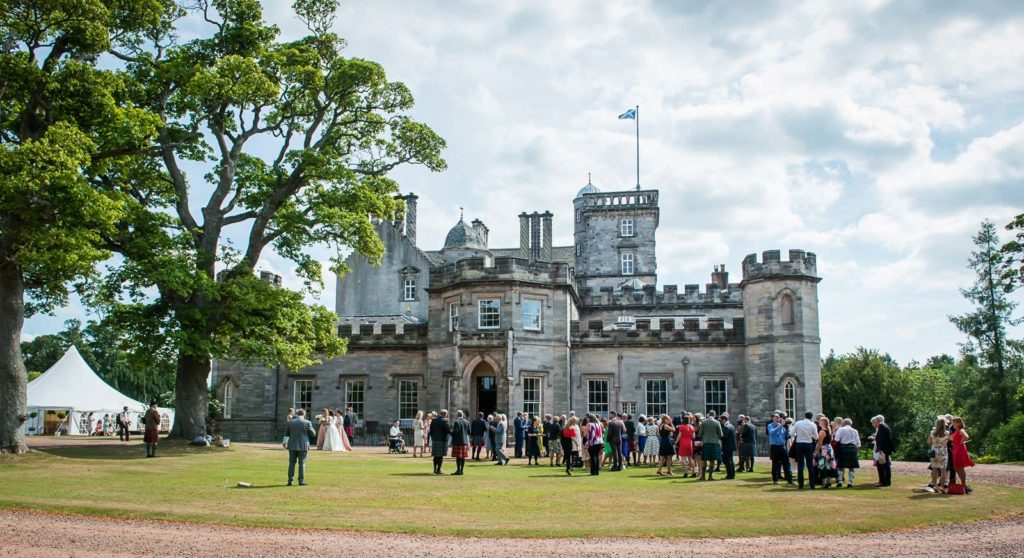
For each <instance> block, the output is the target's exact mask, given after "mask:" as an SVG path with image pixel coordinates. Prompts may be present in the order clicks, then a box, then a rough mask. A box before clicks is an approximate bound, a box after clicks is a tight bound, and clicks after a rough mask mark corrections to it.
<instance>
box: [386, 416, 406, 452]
mask: <svg viewBox="0 0 1024 558" xmlns="http://www.w3.org/2000/svg"><path fill="white" fill-rule="evenodd" d="M388 434H389V436H390V437H391V439H392V440H395V441H396V442H397V447H398V451H400V452H402V453H405V436H402V421H399V420H396V421H395V422H394V423H392V424H391V431H390V432H389V433H388Z"/></svg>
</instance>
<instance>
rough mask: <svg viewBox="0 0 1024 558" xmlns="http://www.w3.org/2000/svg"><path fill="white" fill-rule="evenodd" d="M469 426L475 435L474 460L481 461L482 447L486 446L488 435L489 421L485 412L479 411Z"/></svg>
mask: <svg viewBox="0 0 1024 558" xmlns="http://www.w3.org/2000/svg"><path fill="white" fill-rule="evenodd" d="M469 428H470V434H471V435H472V436H473V461H480V448H482V447H484V445H485V444H484V437H486V436H487V421H486V420H484V414H483V413H477V414H476V418H475V419H473V423H472V424H470V427H469ZM488 457H490V456H488Z"/></svg>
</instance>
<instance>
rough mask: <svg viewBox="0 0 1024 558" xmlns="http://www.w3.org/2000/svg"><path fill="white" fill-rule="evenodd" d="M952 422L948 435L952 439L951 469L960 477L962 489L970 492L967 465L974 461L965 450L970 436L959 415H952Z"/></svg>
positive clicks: (972, 463)
mask: <svg viewBox="0 0 1024 558" xmlns="http://www.w3.org/2000/svg"><path fill="white" fill-rule="evenodd" d="M952 424H953V433H952V434H950V435H949V439H950V440H952V441H953V470H954V471H955V472H956V476H957V478H959V479H960V484H962V485H964V491H966V492H967V494H970V493H971V492H972V490H971V487H969V486H967V467H974V461H972V460H971V454H970V453H969V452H968V451H967V442H970V441H971V436H970V435H969V434H967V427H966V426H964V419H962V418H961V417H953V423H952Z"/></svg>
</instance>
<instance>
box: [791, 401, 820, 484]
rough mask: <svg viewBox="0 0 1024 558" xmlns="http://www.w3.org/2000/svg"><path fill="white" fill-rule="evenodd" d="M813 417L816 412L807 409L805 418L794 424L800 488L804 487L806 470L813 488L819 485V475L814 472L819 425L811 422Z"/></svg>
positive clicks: (797, 481) (797, 478)
mask: <svg viewBox="0 0 1024 558" xmlns="http://www.w3.org/2000/svg"><path fill="white" fill-rule="evenodd" d="M812 418H814V413H812V412H810V411H807V412H806V413H804V418H803V419H801V420H798V421H797V422H796V424H795V425H793V433H794V435H795V436H796V441H795V442H794V443H795V444H796V483H797V487H798V488H800V490H803V488H804V472H805V470H806V474H807V482H808V484H810V486H811V490H814V488H815V486H816V485H817V475H815V473H814V446H815V444H816V443H817V441H818V427H817V426H816V425H815V424H814V423H813V422H811V419H812Z"/></svg>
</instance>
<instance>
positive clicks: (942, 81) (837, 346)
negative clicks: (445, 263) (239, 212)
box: [25, 0, 1024, 363]
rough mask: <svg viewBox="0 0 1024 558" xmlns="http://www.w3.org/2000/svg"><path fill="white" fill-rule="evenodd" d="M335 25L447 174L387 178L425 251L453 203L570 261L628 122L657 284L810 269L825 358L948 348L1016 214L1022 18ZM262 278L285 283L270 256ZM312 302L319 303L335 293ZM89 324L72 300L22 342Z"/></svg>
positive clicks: (676, 4)
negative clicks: (414, 210)
mask: <svg viewBox="0 0 1024 558" xmlns="http://www.w3.org/2000/svg"><path fill="white" fill-rule="evenodd" d="M263 4H264V7H265V10H266V17H267V18H268V20H270V21H273V22H274V23H276V24H277V25H279V26H280V27H281V29H282V34H283V37H284V38H286V39H291V38H296V37H298V36H300V35H301V34H302V33H303V32H304V31H305V29H304V28H303V26H302V24H301V23H300V22H299V21H298V20H296V19H295V18H294V17H293V16H292V15H291V12H290V8H289V5H290V3H289V2H282V1H277V0H263ZM335 29H336V31H337V32H338V33H339V34H340V35H341V36H343V37H344V38H345V39H346V40H347V41H348V48H347V55H348V56H352V57H359V58H366V59H370V60H374V61H377V62H379V63H381V64H382V65H383V66H384V68H385V69H386V70H387V72H388V76H389V79H391V80H393V81H401V82H404V83H406V84H407V85H408V86H409V87H410V88H411V90H412V93H413V95H414V96H415V97H416V100H417V103H416V107H415V108H414V109H413V110H412V112H411V114H412V116H413V117H415V118H416V119H417V120H420V121H422V122H425V123H426V124H428V125H430V126H431V127H432V128H433V129H434V130H435V131H437V132H438V133H439V134H440V135H441V136H442V137H444V138H445V140H446V141H447V143H448V149H447V150H446V151H445V153H444V156H445V159H446V160H447V162H448V169H447V170H446V171H444V172H442V173H431V172H429V171H427V170H426V169H424V168H422V167H409V168H403V169H400V170H399V171H397V172H396V173H395V174H394V177H395V178H397V179H398V180H399V182H400V183H401V185H402V191H403V192H415V193H416V194H417V195H419V197H420V199H419V208H418V209H419V219H418V244H419V245H420V246H421V247H422V248H424V249H428V250H434V249H439V248H440V247H441V246H442V244H443V242H444V236H445V234H446V233H447V231H448V229H449V228H450V227H451V226H452V225H454V224H455V222H456V221H457V220H458V218H459V211H460V209H459V208H460V207H464V208H465V214H466V217H467V219H470V218H479V219H481V220H483V221H484V222H485V223H486V224H487V226H488V227H489V228H490V230H491V232H490V244H491V246H492V247H513V246H517V245H518V220H517V218H516V215H517V214H518V213H520V212H522V211H528V212H532V211H545V210H549V211H551V212H552V213H554V215H555V217H554V237H555V238H554V240H555V243H556V244H557V245H571V244H572V199H573V197H574V195H575V193H576V192H577V191H578V190H579V189H580V188H581V187H582V186H583V185H584V184H586V182H587V176H588V173H590V175H591V176H592V177H593V179H592V180H593V183H594V184H595V185H596V186H597V187H598V188H600V189H601V190H603V191H613V190H625V189H629V188H631V187H633V186H635V182H636V178H635V172H636V169H635V165H636V160H635V157H636V152H635V149H636V146H635V137H634V133H635V131H634V127H633V121H630V120H619V119H618V118H617V115H618V114H620V113H622V112H624V111H625V110H626V109H628V108H631V107H634V106H637V105H638V106H639V107H640V111H639V112H640V121H639V126H640V128H639V135H640V182H641V184H642V186H643V187H644V188H656V189H658V190H660V192H661V195H660V207H661V220H660V226H659V229H658V232H657V246H658V279H659V284H660V285H665V284H678V285H683V284H685V283H700V284H703V283H706V282H708V281H709V278H710V273H711V271H712V267H713V266H714V265H717V264H721V263H724V264H725V266H726V269H727V270H728V271H730V272H732V277H731V280H733V281H739V279H740V261H741V260H742V259H743V257H744V256H745V255H746V254H749V253H755V252H757V253H760V252H761V251H763V250H770V249H781V250H782V251H783V254H785V253H786V251H787V250H788V249H790V248H800V249H804V250H807V251H811V252H815V253H817V255H818V273H819V275H820V276H821V277H822V281H821V283H820V284H819V288H818V297H819V307H820V328H821V348H822V355H823V356H825V355H827V354H828V352H829V351H830V350H835V351H836V352H837V353H844V352H849V351H852V350H854V349H855V348H856V347H858V346H864V347H869V348H875V349H878V350H880V351H882V352H886V353H889V354H891V355H892V356H893V357H895V358H896V359H897V360H898V361H899V362H901V363H906V362H907V361H909V360H911V359H916V360H919V361H924V360H925V359H926V358H927V357H929V356H931V355H936V354H941V353H948V354H956V352H957V350H958V343H961V342H963V341H964V338H963V336H962V335H961V334H960V333H959V332H958V331H957V330H956V329H955V328H954V327H953V326H952V325H951V324H950V323H949V320H948V316H949V315H950V314H958V313H963V312H965V311H967V310H968V309H969V306H968V304H967V302H966V301H964V299H963V298H962V297H961V295H960V293H959V290H958V289H959V288H960V287H965V286H967V285H969V284H970V283H971V281H972V280H973V275H972V273H971V271H970V270H968V269H967V268H966V262H967V258H968V257H969V255H970V252H971V249H972V244H971V237H972V235H973V234H975V233H976V232H977V230H978V228H979V225H980V223H981V222H982V221H983V220H985V219H989V220H992V221H993V222H994V223H995V224H996V225H997V227H998V229H999V231H1000V233H1001V234H1002V235H1004V238H1007V237H1008V233H1007V232H1006V231H1004V230H1003V226H1004V225H1005V224H1006V223H1008V222H1009V221H1010V219H1011V218H1012V217H1013V216H1014V215H1016V214H1019V213H1021V212H1022V211H1024V185H1022V179H1024V102H1022V101H1024V3H1022V2H995V1H986V0H974V1H972V2H959V1H953V0H948V1H939V0H933V1H923V0H922V1H901V2H896V1H885V0H871V1H862V2H842V3H838V2H827V1H820V2H819V1H807V2H795V1H793V2H781V1H770V0H758V1H750V2H738V1H737V2H714V1H707V2H698V1H685V2H684V1H675V0H622V1H616V2H584V1H579V0H559V1H558V2H551V1H550V0H548V1H539V0H537V1H534V0H523V1H516V2H493V1H485V0H481V1H475V0H405V1H398V0H348V1H343V2H342V4H341V8H340V12H339V14H338V17H337V20H336V24H335ZM319 254H320V255H321V256H322V257H323V258H324V259H326V258H327V257H328V256H329V255H330V254H329V253H328V252H326V251H320V252H319ZM261 267H262V268H263V269H268V270H272V271H276V272H278V273H280V274H282V275H283V276H284V278H285V284H286V285H290V286H293V287H298V286H299V285H300V284H301V281H300V280H299V279H298V278H297V277H296V276H295V274H294V270H293V266H291V265H289V264H288V262H286V261H284V260H283V259H281V258H279V257H277V256H276V255H274V254H272V253H267V254H265V256H264V258H263V260H262V261H261ZM1021 299H1022V297H1021V296H1019V295H1015V300H1017V301H1021ZM309 300H311V301H316V302H319V303H322V304H324V305H326V306H327V307H329V308H334V278H333V277H328V278H327V285H326V288H325V289H324V290H323V291H322V292H320V293H318V294H313V295H311V296H310V297H309ZM1021 313H1022V311H1021V310H1020V309H1019V310H1018V312H1017V314H1018V315H1021ZM88 317H89V315H88V313H87V312H86V310H85V309H83V308H82V307H81V304H80V303H78V301H77V300H74V301H73V302H72V304H71V305H70V306H69V307H68V308H64V309H61V310H59V311H57V312H56V314H55V315H53V316H39V317H34V318H31V319H30V320H29V321H28V322H27V323H26V326H25V337H26V338H30V337H32V336H34V335H39V334H43V333H51V332H54V331H57V330H59V329H61V324H62V323H63V321H64V320H65V319H67V318H79V319H83V318H84V319H88ZM1011 333H1012V334H1013V335H1014V336H1016V337H1018V338H1020V337H1024V328H1017V329H1015V330H1012V332H1011Z"/></svg>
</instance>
